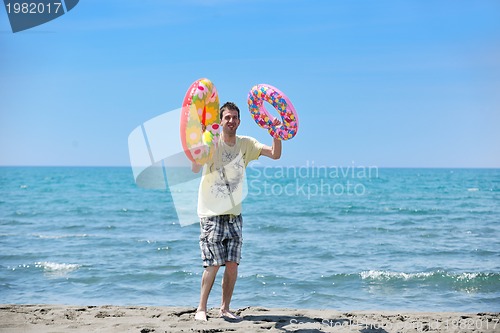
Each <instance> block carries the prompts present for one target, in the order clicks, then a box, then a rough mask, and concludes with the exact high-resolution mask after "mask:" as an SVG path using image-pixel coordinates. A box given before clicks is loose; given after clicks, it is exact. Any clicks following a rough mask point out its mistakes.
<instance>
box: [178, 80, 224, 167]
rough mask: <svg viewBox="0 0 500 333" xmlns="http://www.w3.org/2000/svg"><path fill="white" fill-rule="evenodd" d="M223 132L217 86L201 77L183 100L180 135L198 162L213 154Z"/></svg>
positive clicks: (202, 161) (189, 154)
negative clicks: (221, 131)
mask: <svg viewBox="0 0 500 333" xmlns="http://www.w3.org/2000/svg"><path fill="white" fill-rule="evenodd" d="M202 126H205V131H203V127H202ZM219 133H220V125H219V95H218V94H217V89H216V88H215V85H214V84H213V83H212V82H211V81H210V80H208V79H199V80H197V81H195V82H194V83H193V84H192V85H191V87H189V89H188V91H187V92H186V96H185V97H184V102H183V103H182V110H181V127H180V135H181V142H182V147H183V149H184V152H185V153H186V156H187V157H188V158H189V159H190V160H191V161H193V162H196V163H198V164H204V163H206V162H207V161H208V160H209V159H211V158H212V155H213V153H214V150H215V147H216V146H217V143H218V141H219Z"/></svg>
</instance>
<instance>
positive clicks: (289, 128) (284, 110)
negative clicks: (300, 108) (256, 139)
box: [248, 84, 299, 140]
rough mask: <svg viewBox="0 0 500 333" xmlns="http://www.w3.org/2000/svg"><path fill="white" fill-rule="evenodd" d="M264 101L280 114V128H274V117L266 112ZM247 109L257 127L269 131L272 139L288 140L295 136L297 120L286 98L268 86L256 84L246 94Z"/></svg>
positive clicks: (290, 103)
mask: <svg viewBox="0 0 500 333" xmlns="http://www.w3.org/2000/svg"><path fill="white" fill-rule="evenodd" d="M264 101H265V102H268V103H269V104H271V105H272V106H273V107H274V108H275V109H276V110H277V111H278V112H279V114H280V116H281V119H282V122H281V125H280V126H274V125H273V121H274V119H275V118H274V117H273V116H272V115H270V114H269V112H267V110H266V108H265V107H264ZM248 109H249V110H250V113H251V114H252V118H253V119H254V120H255V122H256V123H257V125H259V126H260V127H262V128H265V129H267V130H268V131H269V134H271V136H272V137H274V138H277V139H281V140H289V139H291V138H293V137H294V136H295V135H296V134H297V130H298V129H299V118H298V117H297V112H296V111H295V108H294V107H293V105H292V102H290V100H289V99H288V97H287V96H286V95H285V94H283V93H282V92H281V91H279V90H278V89H277V88H275V87H273V86H270V85H268V84H258V85H256V86H254V87H253V88H252V89H251V90H250V92H249V93H248Z"/></svg>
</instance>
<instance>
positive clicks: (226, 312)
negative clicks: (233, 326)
mask: <svg viewBox="0 0 500 333" xmlns="http://www.w3.org/2000/svg"><path fill="white" fill-rule="evenodd" d="M219 316H220V317H221V318H224V319H230V320H241V317H240V316H238V315H236V314H234V313H232V312H231V311H229V310H222V309H221V310H220V312H219Z"/></svg>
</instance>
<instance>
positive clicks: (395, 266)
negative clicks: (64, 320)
mask: <svg viewBox="0 0 500 333" xmlns="http://www.w3.org/2000/svg"><path fill="white" fill-rule="evenodd" d="M247 176H248V188H249V194H248V197H247V198H246V200H245V201H244V203H243V221H244V222H243V223H244V245H243V258H242V263H241V265H240V270H239V279H238V282H237V285H236V289H235V293H234V297H233V302H232V307H234V308H238V307H245V306H264V307H287V308H319V309H322V308H330V309H338V310H374V309H376V310H382V309H387V310H391V309H392V310H411V311H414V310H417V311H467V312H483V311H495V312H498V311H500V169H384V168H381V169H378V168H368V167H366V168H365V167H359V166H349V167H346V168H336V167H321V166H315V165H313V164H306V166H304V167H299V168H279V167H278V168H265V167H262V166H256V167H253V168H249V170H248V175H247ZM195 205H196V198H193V209H195ZM198 236H199V225H197V224H196V223H195V224H191V225H188V226H184V227H182V226H181V225H180V224H179V222H178V220H177V216H176V211H175V209H174V207H173V204H172V196H171V194H170V193H169V191H168V190H147V189H142V188H139V187H138V186H137V185H136V184H135V182H134V178H133V176H132V171H131V169H130V168H127V167H123V168H119V167H116V168H112V167H109V168H108V167H102V168H91V167H1V168H0V303H19V304H30V303H37V304H38V303H57V304H78V305H102V304H113V305H161V306H193V307H194V306H196V305H197V303H198V297H199V286H200V279H201V273H202V271H203V269H202V267H201V261H200V253H199V245H198ZM220 280H221V275H220V276H219V278H218V280H217V282H216V285H215V286H214V289H213V291H212V294H211V297H210V300H209V306H210V307H212V306H213V307H216V306H218V305H219V302H220Z"/></svg>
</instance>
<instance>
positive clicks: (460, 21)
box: [0, 0, 500, 167]
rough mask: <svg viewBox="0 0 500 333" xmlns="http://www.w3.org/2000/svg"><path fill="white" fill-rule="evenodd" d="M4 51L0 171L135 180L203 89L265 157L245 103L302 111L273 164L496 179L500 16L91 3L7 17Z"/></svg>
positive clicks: (460, 7) (0, 36)
mask: <svg viewBox="0 0 500 333" xmlns="http://www.w3.org/2000/svg"><path fill="white" fill-rule="evenodd" d="M0 48H1V50H2V52H0V66H1V67H0V71H1V73H2V74H1V76H0V112H1V113H0V165H83V166H87V165H92V166H94V165H98V166H100V165H105V166H108V165H112V166H114V165H117V166H118V165H128V164H129V156H128V146H127V138H128V135H129V133H130V132H131V131H132V130H133V129H134V128H135V127H137V126H139V125H141V124H142V123H144V122H145V121H147V120H149V119H151V118H153V117H155V116H158V115H161V114H163V113H165V112H168V111H170V110H173V109H177V108H179V107H180V106H181V104H182V100H183V97H184V94H185V92H186V90H187V88H188V87H189V86H190V84H191V83H192V82H193V81H195V80H196V79H198V78H201V77H207V78H209V79H211V80H212V81H213V82H214V84H215V85H216V86H217V88H218V90H219V94H220V98H221V102H224V101H227V100H231V101H234V102H236V103H237V104H238V105H239V106H240V109H241V110H242V115H241V117H242V125H241V127H240V130H239V132H240V134H246V135H251V136H254V137H256V138H257V139H258V140H260V141H261V142H263V143H267V144H270V143H271V138H270V136H269V135H268V134H267V132H266V131H265V130H263V129H261V128H259V127H258V126H257V125H256V124H255V123H254V122H253V120H252V119H251V118H250V113H249V112H248V108H247V106H246V96H247V93H248V91H249V89H250V88H251V87H252V86H253V85H255V84H258V83H268V84H272V85H274V86H276V87H278V88H279V89H280V90H282V91H283V92H284V93H286V94H287V95H288V97H289V98H290V100H291V101H292V102H293V104H294V105H295V107H296V109H297V112H298V114H299V119H300V128H299V132H298V134H297V136H296V137H295V138H293V139H292V140H290V141H287V142H285V143H284V146H283V157H282V159H281V160H279V161H268V162H266V164H268V165H297V166H300V165H304V164H305V163H306V161H309V163H311V162H312V161H314V163H315V164H316V165H331V166H342V165H352V164H355V165H365V166H368V165H370V166H379V167H500V130H499V128H500V2H498V1H425V0H423V1H422V0H419V1H326V0H325V1H294V0H292V1H290V0H289V1H271V0H268V1H259V0H254V1H236V0H235V1H230V0H214V1H194V0H187V1H164V0H161V1H160V0H156V1H153V0H142V1H132V0H128V1H124V0H107V1H98V0H83V1H80V3H79V4H78V5H77V6H76V7H75V8H74V9H73V10H72V11H70V12H68V13H67V14H65V15H63V16H61V17H60V18H58V19H56V20H53V21H51V22H48V23H46V24H44V25H41V26H38V27H35V28H32V29H30V30H26V31H23V32H19V33H16V34H14V33H12V32H11V30H10V25H9V22H8V19H7V15H6V11H5V10H4V9H3V8H2V9H0ZM173 128H174V129H176V128H178V127H177V125H175V126H174V127H173Z"/></svg>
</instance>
